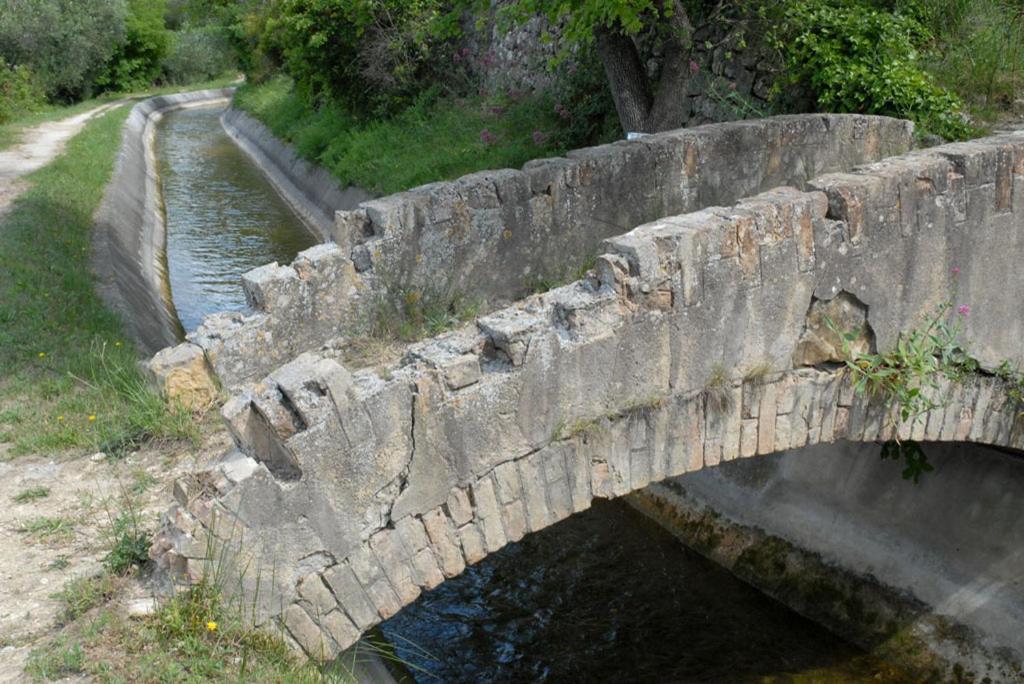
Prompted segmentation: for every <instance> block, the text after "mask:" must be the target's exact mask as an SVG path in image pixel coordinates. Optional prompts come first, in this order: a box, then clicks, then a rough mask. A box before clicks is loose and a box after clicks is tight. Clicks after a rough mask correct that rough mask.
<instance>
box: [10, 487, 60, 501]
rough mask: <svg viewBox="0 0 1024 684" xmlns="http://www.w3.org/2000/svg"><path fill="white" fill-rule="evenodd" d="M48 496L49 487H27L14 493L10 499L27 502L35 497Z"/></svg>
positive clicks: (35, 498)
mask: <svg viewBox="0 0 1024 684" xmlns="http://www.w3.org/2000/svg"><path fill="white" fill-rule="evenodd" d="M48 496H50V488H49V487H29V488H28V489H23V490H22V491H20V492H18V493H17V494H15V495H14V496H13V497H11V499H12V500H13V501H14V503H27V502H29V501H35V500H37V499H45V498H46V497H48Z"/></svg>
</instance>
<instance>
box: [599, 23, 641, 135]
mask: <svg viewBox="0 0 1024 684" xmlns="http://www.w3.org/2000/svg"><path fill="white" fill-rule="evenodd" d="M594 39H595V46H596V48H597V54H598V55H599V56H600V57H601V62H602V63H603V64H604V72H605V76H606V77H607V78H608V86H609V87H610V88H611V91H612V99H613V100H614V101H615V111H616V112H618V115H619V122H620V123H621V124H622V130H623V132H624V133H632V132H642V133H650V132H651V130H650V122H649V118H650V114H651V105H652V104H653V101H652V100H653V98H652V96H651V84H650V81H649V80H648V78H647V71H646V70H645V69H644V65H643V62H642V61H641V60H640V52H639V50H637V48H636V44H635V43H634V42H633V39H632V38H630V37H629V36H627V35H626V34H624V33H622V31H620V30H616V29H610V28H607V27H605V26H598V27H596V28H595V29H594Z"/></svg>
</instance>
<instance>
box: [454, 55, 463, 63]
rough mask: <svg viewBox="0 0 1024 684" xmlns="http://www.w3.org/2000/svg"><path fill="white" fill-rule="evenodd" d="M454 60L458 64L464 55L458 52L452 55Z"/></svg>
mask: <svg viewBox="0 0 1024 684" xmlns="http://www.w3.org/2000/svg"><path fill="white" fill-rule="evenodd" d="M452 61H453V62H455V63H456V64H458V63H459V62H461V61H462V55H460V54H459V53H458V52H456V53H455V54H453V55H452Z"/></svg>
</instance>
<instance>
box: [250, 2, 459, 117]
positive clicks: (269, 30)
mask: <svg viewBox="0 0 1024 684" xmlns="http://www.w3.org/2000/svg"><path fill="white" fill-rule="evenodd" d="M276 1H277V9H278V12H279V14H278V16H277V17H276V18H274V19H271V20H269V21H267V23H266V26H265V29H266V31H265V36H266V40H264V41H263V43H262V45H263V47H264V49H265V50H268V51H271V52H273V51H278V52H280V54H281V55H282V57H283V60H284V65H285V68H286V69H287V71H288V73H289V74H290V75H291V76H292V77H293V78H294V79H295V82H296V85H297V87H298V88H299V90H300V91H301V92H302V93H303V94H304V96H305V97H306V98H307V99H309V100H310V101H323V100H324V99H327V98H330V99H333V100H335V101H337V102H340V103H343V104H345V105H347V106H348V107H349V108H350V110H352V111H353V112H358V113H361V114H362V113H381V112H395V111H398V110H400V109H401V108H402V107H403V106H405V105H408V104H409V103H410V102H412V101H413V100H415V99H416V98H417V97H418V96H419V95H420V94H421V93H422V92H423V91H424V90H426V89H428V88H429V87H430V86H431V85H441V84H443V83H444V81H445V78H444V77H445V71H444V66H447V65H449V64H451V60H450V56H449V55H447V51H446V50H445V40H446V38H449V37H451V35H452V33H451V32H454V31H455V30H456V28H457V25H456V24H454V23H453V22H451V21H448V20H444V17H445V15H444V13H443V11H442V10H443V9H445V8H444V7H443V2H442V0H276ZM446 57H447V58H446Z"/></svg>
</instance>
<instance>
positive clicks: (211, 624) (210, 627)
mask: <svg viewBox="0 0 1024 684" xmlns="http://www.w3.org/2000/svg"><path fill="white" fill-rule="evenodd" d="M206 629H208V630H210V631H211V632H216V631H217V623H216V622H214V621H213V620H210V621H209V622H207V623H206Z"/></svg>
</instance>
